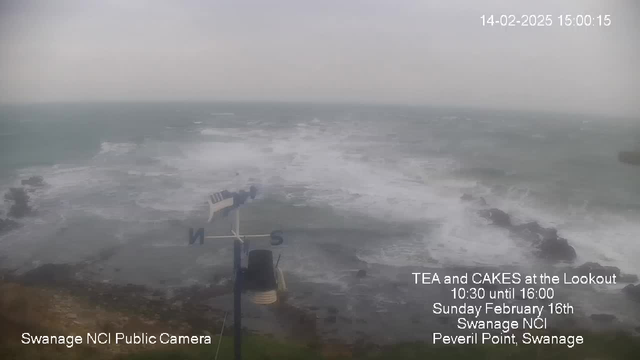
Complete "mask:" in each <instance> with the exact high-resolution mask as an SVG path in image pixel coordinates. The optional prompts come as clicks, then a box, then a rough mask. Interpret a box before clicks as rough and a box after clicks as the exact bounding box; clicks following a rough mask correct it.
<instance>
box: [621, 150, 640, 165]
mask: <svg viewBox="0 0 640 360" xmlns="http://www.w3.org/2000/svg"><path fill="white" fill-rule="evenodd" d="M618 161H620V162H621V163H624V164H629V165H636V166H640V151H621V152H619V153H618Z"/></svg>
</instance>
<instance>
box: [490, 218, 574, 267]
mask: <svg viewBox="0 0 640 360" xmlns="http://www.w3.org/2000/svg"><path fill="white" fill-rule="evenodd" d="M478 214H479V215H480V216H481V217H483V218H485V219H487V220H490V221H491V222H492V224H493V225H495V226H499V227H501V228H504V229H507V230H509V232H510V233H511V235H513V236H517V237H519V238H521V239H524V240H526V241H528V242H529V243H531V245H533V246H534V247H536V248H537V250H538V251H537V255H538V256H539V257H540V258H543V259H546V260H551V261H573V260H575V258H576V250H575V249H574V248H573V246H571V245H569V241H567V239H564V238H561V237H559V236H558V231H557V230H556V229H554V228H545V227H543V226H541V225H540V224H538V223H537V222H535V221H533V222H528V223H525V224H519V225H513V224H512V221H511V217H510V216H509V214H507V213H506V212H504V211H502V210H500V209H496V208H491V209H483V210H480V211H478Z"/></svg>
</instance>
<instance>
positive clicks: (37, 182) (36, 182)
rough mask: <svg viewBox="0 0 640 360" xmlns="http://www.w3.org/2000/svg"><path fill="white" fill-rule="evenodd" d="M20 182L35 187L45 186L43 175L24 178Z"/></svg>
mask: <svg viewBox="0 0 640 360" xmlns="http://www.w3.org/2000/svg"><path fill="white" fill-rule="evenodd" d="M20 183H21V184H22V185H29V186H33V187H41V186H44V179H42V176H32V177H30V178H28V179H26V180H22V181H20Z"/></svg>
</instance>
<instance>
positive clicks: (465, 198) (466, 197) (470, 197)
mask: <svg viewBox="0 0 640 360" xmlns="http://www.w3.org/2000/svg"><path fill="white" fill-rule="evenodd" d="M474 199H475V198H474V197H473V195H471V194H467V193H464V194H462V196H461V197H460V200H462V201H473V200H474Z"/></svg>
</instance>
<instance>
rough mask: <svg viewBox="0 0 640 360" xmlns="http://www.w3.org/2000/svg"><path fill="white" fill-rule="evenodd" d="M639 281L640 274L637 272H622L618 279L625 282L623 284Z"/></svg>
mask: <svg viewBox="0 0 640 360" xmlns="http://www.w3.org/2000/svg"><path fill="white" fill-rule="evenodd" d="M638 281H640V279H638V275H636V274H624V273H621V274H620V278H619V279H618V282H619V283H623V284H627V283H637V282H638Z"/></svg>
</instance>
